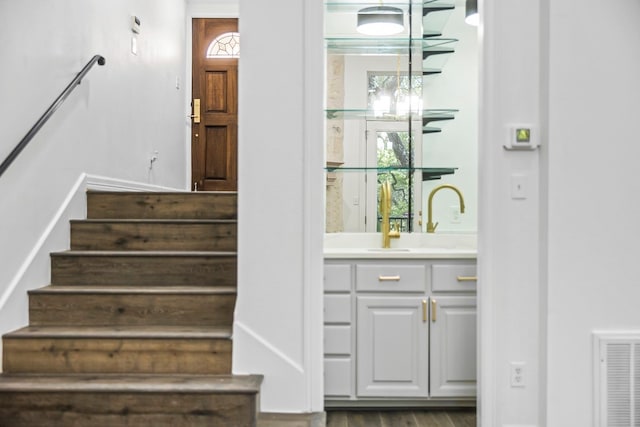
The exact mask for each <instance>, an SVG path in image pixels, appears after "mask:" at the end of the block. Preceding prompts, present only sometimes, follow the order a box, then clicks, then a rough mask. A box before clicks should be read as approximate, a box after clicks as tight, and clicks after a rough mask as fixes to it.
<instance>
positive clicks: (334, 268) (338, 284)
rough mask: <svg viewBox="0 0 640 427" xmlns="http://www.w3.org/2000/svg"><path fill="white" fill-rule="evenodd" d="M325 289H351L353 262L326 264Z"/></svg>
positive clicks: (347, 290)
mask: <svg viewBox="0 0 640 427" xmlns="http://www.w3.org/2000/svg"><path fill="white" fill-rule="evenodd" d="M324 290H325V291H345V292H349V291H350V290H351V264H328V265H325V266H324Z"/></svg>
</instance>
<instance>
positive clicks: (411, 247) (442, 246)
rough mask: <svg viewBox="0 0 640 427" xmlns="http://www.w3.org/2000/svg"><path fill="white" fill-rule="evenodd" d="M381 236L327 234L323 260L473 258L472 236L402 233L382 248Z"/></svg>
mask: <svg viewBox="0 0 640 427" xmlns="http://www.w3.org/2000/svg"><path fill="white" fill-rule="evenodd" d="M381 245H382V236H381V234H380V233H327V234H325V239H324V255H325V257H326V258H475V257H476V253H477V238H476V235H475V234H437V233H436V234H427V233H405V234H401V235H400V238H399V239H393V240H392V242H391V245H392V247H391V248H382V247H381Z"/></svg>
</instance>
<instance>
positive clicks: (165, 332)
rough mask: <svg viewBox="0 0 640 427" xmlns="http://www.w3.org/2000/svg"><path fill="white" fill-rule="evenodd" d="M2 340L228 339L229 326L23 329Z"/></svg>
mask: <svg viewBox="0 0 640 427" xmlns="http://www.w3.org/2000/svg"><path fill="white" fill-rule="evenodd" d="M5 337H6V338H117V339H120V338H139V339H144V338H149V339H157V338H183V339H231V327H229V326H26V327H24V328H21V329H18V330H17V331H14V332H10V333H8V334H6V335H5Z"/></svg>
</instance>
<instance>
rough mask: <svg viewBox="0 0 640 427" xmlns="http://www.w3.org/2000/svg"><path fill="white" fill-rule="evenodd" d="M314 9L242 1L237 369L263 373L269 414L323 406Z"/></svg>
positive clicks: (310, 2)
mask: <svg viewBox="0 0 640 427" xmlns="http://www.w3.org/2000/svg"><path fill="white" fill-rule="evenodd" d="M322 12H323V3H322V2H321V1H317V0H304V1H301V0H275V1H270V2H259V1H250V0H240V34H241V40H242V53H241V58H240V67H239V123H240V124H239V140H238V153H239V163H238V170H239V181H238V192H239V202H238V203H239V206H238V227H239V229H238V286H239V289H238V292H239V295H238V301H237V304H236V312H235V324H234V340H233V344H234V348H233V369H234V372H235V373H261V374H264V375H265V381H264V383H263V387H262V390H261V404H262V410H264V411H268V412H315V411H321V410H322V407H323V396H322V394H323V392H322V390H323V388H322V386H323V380H322V306H323V305H322V276H323V273H322V241H323V240H322V236H323V230H324V201H323V197H324V196H323V194H324V173H323V164H324V135H323V134H324V123H323V122H322V117H323V111H322V105H323V85H322V82H323V81H324V71H323V70H324V61H323V41H322ZM281 43H282V44H281Z"/></svg>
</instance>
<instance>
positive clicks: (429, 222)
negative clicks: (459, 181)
mask: <svg viewBox="0 0 640 427" xmlns="http://www.w3.org/2000/svg"><path fill="white" fill-rule="evenodd" d="M443 188H450V189H452V190H453V191H455V192H456V193H457V194H458V197H459V198H460V213H464V197H462V193H461V192H460V190H458V188H456V187H454V186H453V185H450V184H442V185H440V186H438V187H436V188H434V189H433V190H431V193H430V194H429V202H428V205H427V210H428V212H427V215H428V218H427V233H435V232H436V227H437V226H438V223H437V222H436V223H435V224H434V223H433V209H432V204H433V196H435V194H436V193H437V192H438V191H440V190H442V189H443Z"/></svg>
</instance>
